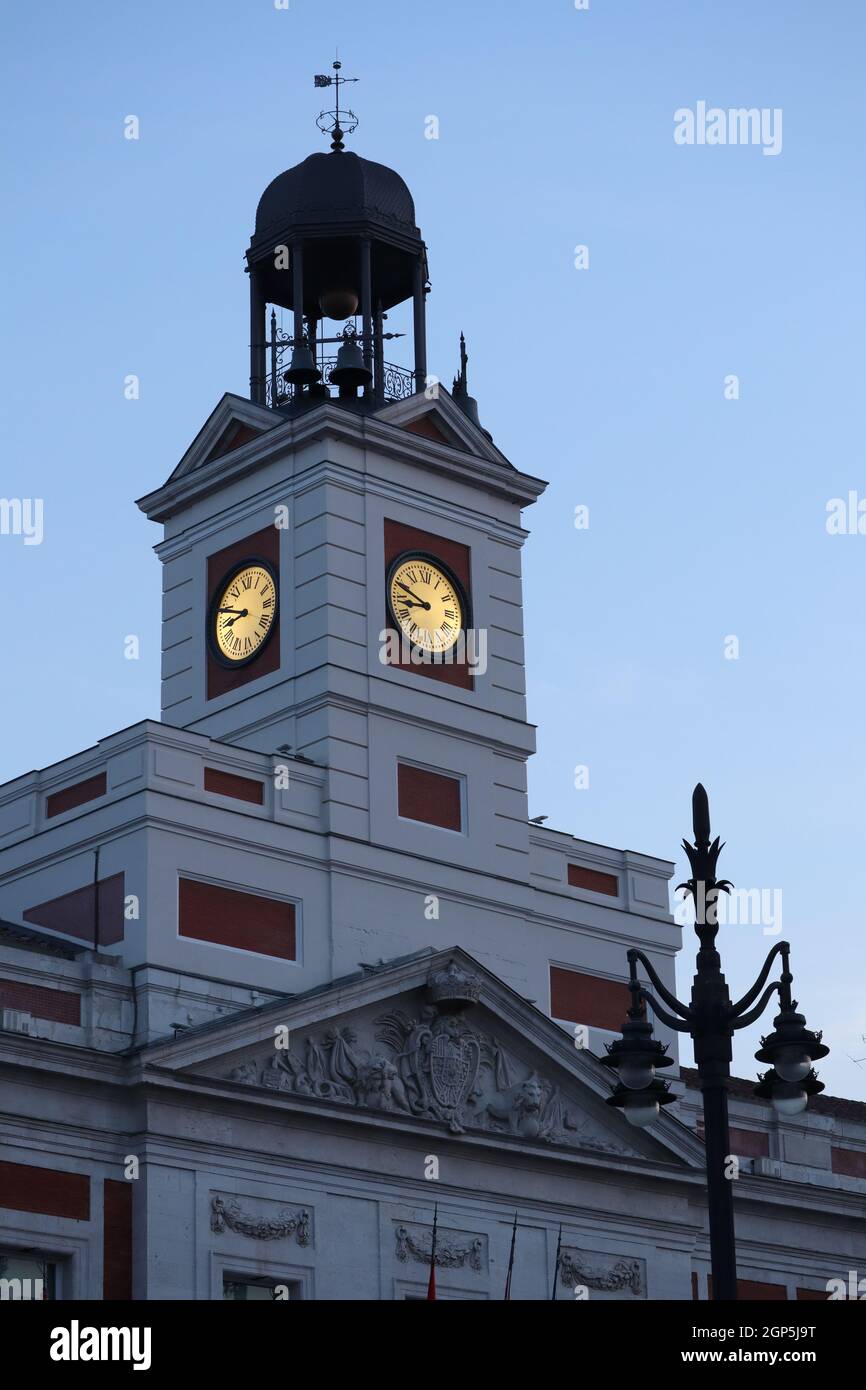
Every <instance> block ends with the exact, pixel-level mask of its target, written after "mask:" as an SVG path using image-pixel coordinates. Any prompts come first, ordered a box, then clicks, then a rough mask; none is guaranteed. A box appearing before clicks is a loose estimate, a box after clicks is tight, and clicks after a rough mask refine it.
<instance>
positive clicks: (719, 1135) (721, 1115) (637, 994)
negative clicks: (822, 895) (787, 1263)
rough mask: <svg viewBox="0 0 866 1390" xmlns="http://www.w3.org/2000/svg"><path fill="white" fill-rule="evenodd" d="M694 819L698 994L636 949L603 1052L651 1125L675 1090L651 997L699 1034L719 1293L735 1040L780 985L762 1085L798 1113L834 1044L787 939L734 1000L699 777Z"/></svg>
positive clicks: (733, 1285)
mask: <svg viewBox="0 0 866 1390" xmlns="http://www.w3.org/2000/svg"><path fill="white" fill-rule="evenodd" d="M692 823H693V826H694V836H695V842H694V844H689V842H688V841H687V840H684V841H683V848H684V849H685V851H686V854H687V855H688V858H689V864H690V866H691V871H692V873H691V878H689V879H688V880H687V881H686V882H685V883H683V884H680V885H679V887H681V888H684V889H685V890H686V892H687V893H688V894H689V895H690V897H691V898H692V901H693V902H694V907H695V932H696V933H697V937H698V941H699V943H700V948H699V950H698V954H697V970H696V973H695V976H694V980H693V983H692V992H691V998H690V1001H689V1003H688V1004H683V1003H681V1002H680V1000H679V999H677V997H676V995H675V994H672V993H671V991H670V990H669V989H667V988H666V986H665V985H664V984H663V983H662V981H661V980H660V979H659V976H658V974H657V972H656V970H655V969H654V967H653V965H652V963H651V961H649V960H648V959H647V957H646V956H645V955H644V953H643V951H638V950H634V949H633V950H630V951H629V952H628V963H629V989H630V991H631V1007H630V1008H629V1010H628V1016H627V1019H626V1023H625V1025H624V1027H623V1030H622V1037H621V1038H617V1040H616V1041H615V1042H613V1043H608V1044H607V1053H608V1055H607V1056H606V1057H605V1058H604V1059H603V1060H604V1062H605V1064H606V1065H607V1066H610V1067H612V1068H613V1069H614V1070H615V1071H616V1072H617V1073H618V1078H619V1079H618V1083H617V1086H616V1089H615V1090H614V1092H613V1094H612V1095H611V1096H609V1097H608V1101H607V1103H608V1105H613V1106H616V1107H618V1108H620V1109H622V1111H623V1113H624V1114H625V1116H626V1118H627V1119H628V1120H630V1121H631V1123H632V1124H635V1125H640V1126H643V1125H648V1124H652V1122H653V1121H654V1120H655V1119H657V1118H658V1115H659V1109H660V1106H662V1105H669V1104H671V1102H672V1101H673V1100H674V1099H675V1098H674V1096H672V1095H671V1094H670V1090H669V1087H668V1086H667V1085H666V1083H665V1082H664V1081H662V1080H660V1079H659V1078H658V1076H657V1075H656V1073H657V1071H658V1069H659V1068H660V1067H667V1066H670V1065H671V1064H672V1061H673V1059H672V1058H670V1057H668V1056H667V1055H666V1053H667V1045H666V1044H665V1045H663V1044H662V1043H660V1042H658V1041H657V1040H655V1039H653V1037H652V1025H651V1023H649V1021H648V1020H647V1016H646V1006H647V1004H649V1006H650V1008H651V1009H652V1011H653V1013H654V1014H655V1015H656V1017H657V1018H660V1019H661V1020H662V1022H664V1023H666V1024H667V1025H668V1027H669V1028H673V1029H674V1030H675V1031H676V1032H678V1033H688V1034H689V1035H690V1036H691V1038H692V1039H693V1041H694V1049H695V1063H696V1066H697V1070H698V1077H699V1080H700V1087H701V1093H702V1097H703V1105H704V1141H705V1144H706V1154H707V1203H708V1211H709V1227H710V1257H711V1261H712V1271H713V1298H714V1299H723V1300H731V1299H736V1297H737V1257H736V1246H735V1241H734V1199H733V1184H732V1182H731V1180H730V1178H729V1177H727V1176H726V1168H727V1164H728V1161H729V1158H730V1137H729V1132H728V1079H729V1077H730V1075H731V1057H732V1049H731V1040H732V1038H733V1035H734V1033H735V1032H736V1031H737V1030H738V1029H740V1028H748V1026H749V1025H750V1024H751V1023H754V1022H755V1020H756V1019H757V1018H760V1016H761V1014H762V1013H763V1012H764V1009H765V1008H766V1007H767V1004H768V1003H769V1001H770V999H771V998H772V997H773V995H774V994H775V993H777V992H778V995H779V1013H778V1015H777V1016H776V1018H775V1020H774V1024H773V1032H772V1033H770V1034H769V1035H768V1036H767V1037H766V1038H762V1039H761V1049H760V1051H759V1052H757V1053H756V1054H755V1055H756V1057H757V1059H758V1060H759V1061H761V1062H765V1063H768V1064H769V1067H770V1070H769V1071H767V1072H765V1073H764V1074H763V1076H759V1078H758V1082H759V1084H758V1085H757V1086H756V1087H755V1094H756V1095H757V1096H760V1097H761V1098H762V1099H767V1100H770V1101H771V1102H772V1104H773V1106H774V1107H775V1108H776V1110H777V1111H778V1112H779V1113H780V1114H782V1115H796V1114H798V1113H799V1112H800V1111H801V1110H803V1109H805V1107H806V1105H807V1103H808V1099H809V1096H811V1095H816V1094H817V1093H818V1092H819V1091H823V1089H824V1087H823V1085H822V1083H821V1082H820V1081H819V1080H818V1078H817V1076H816V1075H815V1072H814V1070H813V1068H812V1063H813V1062H814V1061H817V1060H818V1058H820V1057H826V1055H827V1053H828V1052H829V1048H828V1047H826V1046H825V1045H824V1044H823V1043H822V1042H821V1034H820V1033H813V1032H811V1031H810V1030H809V1029H808V1028H807V1027H806V1020H805V1019H804V1017H803V1015H802V1014H799V1013H797V1001H796V1000H795V999H792V998H791V985H792V983H793V976H792V974H791V971H790V965H789V953H790V946H789V944H788V942H787V941H777V942H776V944H775V946H774V947H773V948H772V950H771V951H770V953H769V955H768V956H767V959H766V960H765V961H764V964H763V966H762V968H761V972H760V974H759V975H758V978H757V980H756V981H755V983H754V984H753V985H752V987H751V989H750V990H748V991H747V992H746V994H744V995H743V997H742V999H738V1000H737V1001H736V1003H732V1002H731V996H730V992H729V990H728V985H727V981H726V980H725V977H724V975H723V973H722V963H721V960H720V958H719V953H718V951H717V950H716V945H715V940H716V933H717V932H718V929H719V924H718V902H719V895H720V894H721V893H727V892H729V891H730V888H731V884H730V883H729V882H728V881H727V880H726V879H721V880H719V879H717V878H716V864H717V862H718V858H719V854H720V853H721V851H722V848H723V845H722V844H721V843H720V841H719V838H718V836H717V837H716V839H715V840H712V841H711V840H710V808H709V802H708V800H707V793H706V791H705V790H704V788H703V787H702V786H701V784H700V783H698V785H697V786H696V787H695V790H694V794H693V796H692ZM777 956H781V960H782V974H781V976H780V978H779V979H778V980H774V981H773V983H772V984H770V985H767V978H768V976H769V974H770V970H771V968H772V965H773V962H774V960H775V959H776V957H777ZM638 962H640V964H641V965H642V966H643V967H644V970H645V971H646V973H647V975H648V976H649V978H650V981H651V983H652V985H653V986H654V988H655V991H656V995H657V996H658V998H657V997H656V995H654V994H652V993H651V992H650V990H648V989H647V988H645V986H643V985H642V984H641V983H640V981H639V980H638V977H637V966H638ZM765 985H766V986H767V987H766V989H765V988H764V986H765ZM762 990H763V993H761V991H762ZM759 995H760V998H759ZM659 1000H661V1001H662V1002H661V1003H660V1002H659ZM756 1000H757V1003H756V1002H755V1001H756ZM665 1006H667V1007H665ZM753 1006H754V1007H753Z"/></svg>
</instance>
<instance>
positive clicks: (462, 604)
mask: <svg viewBox="0 0 866 1390" xmlns="http://www.w3.org/2000/svg"><path fill="white" fill-rule="evenodd" d="M388 607H389V610H390V616H391V619H392V621H393V622H394V624H395V626H396V627H398V628H399V629H400V631H401V633H402V634H403V635H404V636H405V637H406V638H407V639H408V640H409V641H410V642H411V643H412V644H413V645H414V646H416V647H420V648H421V650H422V651H426V652H430V654H431V655H432V656H434V657H436V656H443V655H444V654H445V653H446V652H448V651H450V650H451V648H452V647H453V646H454V644H455V643H456V641H457V639H458V637H459V636H460V633H461V632H462V631H463V628H464V626H465V624H466V610H467V604H466V599H465V598H464V596H463V591H462V589H461V587H460V585H459V584H458V582H457V580H456V578H455V576H454V575H453V574H451V573H450V571H448V570H447V569H446V568H445V567H444V565H442V564H440V563H439V562H438V561H437V560H434V559H433V558H432V556H427V555H418V554H412V555H401V556H400V557H399V558H398V559H397V560H395V561H394V563H393V565H392V566H391V570H390V573H389V575H388Z"/></svg>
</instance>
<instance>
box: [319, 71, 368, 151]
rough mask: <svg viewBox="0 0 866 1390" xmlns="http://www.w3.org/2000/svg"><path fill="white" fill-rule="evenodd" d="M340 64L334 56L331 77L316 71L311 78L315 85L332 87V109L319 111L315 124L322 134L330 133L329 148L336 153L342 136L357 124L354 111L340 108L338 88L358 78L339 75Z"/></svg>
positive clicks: (340, 145)
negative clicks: (332, 74)
mask: <svg viewBox="0 0 866 1390" xmlns="http://www.w3.org/2000/svg"><path fill="white" fill-rule="evenodd" d="M342 66H343V64H342V63H341V62H340V60H339V58H335V59H334V61H333V63H332V64H331V67H332V68H333V69H334V76H333V77H330V76H329V75H328V73H321V72H319V73H316V75H315V77H314V78H313V84H314V85H315V86H316V87H333V88H334V109H333V111H320V112H319V114H318V116H317V117H316V125H317V126H318V127H319V130H320V131H321V132H322V134H323V135H330V136H331V137H332V138H331V150H332V151H333V152H335V153H337V154H339V153H340V152H341V151H342V149H343V148H344V147H343V136H344V135H351V133H352V131H353V130H355V129H357V126H358V117H357V116H356V115H355V113H354V111H350V110H349V109H348V108H346V110H345V111H341V110H340V88H341V87H342V86H343V85H344V84H345V83H346V82H357V81H358V80H359V79H358V78H357V77H341V75H340V69H341V68H342Z"/></svg>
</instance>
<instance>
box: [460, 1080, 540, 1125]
mask: <svg viewBox="0 0 866 1390" xmlns="http://www.w3.org/2000/svg"><path fill="white" fill-rule="evenodd" d="M544 1096H545V1093H544V1089H543V1087H542V1085H541V1082H540V1081H539V1079H538V1077H537V1076H536V1074H535V1073H534V1072H533V1074H532V1076H528V1077H527V1078H526V1080H525V1081H517V1082H515V1083H514V1085H513V1086H508V1087H507V1088H506V1089H505V1090H503V1091H494V1092H493V1094H492V1095H489V1096H482V1095H480V1094H479V1093H478V1091H477V1090H476V1092H474V1093H473V1095H472V1096H471V1098H470V1101H471V1104H472V1107H473V1112H474V1118H475V1120H476V1122H477V1123H478V1124H480V1125H481V1127H482V1128H484V1129H487V1128H489V1127H491V1126H501V1127H503V1128H505V1129H507V1130H508V1131H509V1132H510V1133H511V1134H522V1135H523V1136H524V1138H526V1139H537V1138H538V1136H539V1134H540V1133H541V1114H542V1109H543V1106H544Z"/></svg>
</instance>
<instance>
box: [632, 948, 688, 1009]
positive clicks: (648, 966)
mask: <svg viewBox="0 0 866 1390" xmlns="http://www.w3.org/2000/svg"><path fill="white" fill-rule="evenodd" d="M628 958H629V960H639V961H640V963H641V965H642V966H643V968H644V970H645V971H646V973H647V974H648V975H649V977H650V979H651V980H652V982H653V984H654V985H655V987H656V989H657V990H658V992H659V994H660V995H661V997H662V999H663V1000H664V1001H665V1003H666V1004H667V1005H668V1007H669V1008H671V1009H673V1011H674V1013H675V1014H679V1016H680V1018H686V1019H688V1018H690V1017H691V1011H690V1009H689V1008H688V1007H687V1006H686V1005H685V1004H681V1003H680V1001H679V999H677V996H676V995H675V994H671V992H670V990H669V989H668V988H667V987H666V985H664V984H663V983H662V981H661V980H660V979H659V977H658V974H657V972H656V970H655V967H654V966H653V964H652V961H650V960H647V958H646V956H645V955H644V953H643V951H639V950H638V949H637V947H634V946H633V947H632V949H631V950H630V951H629V953H628ZM665 1022H667V1020H665Z"/></svg>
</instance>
